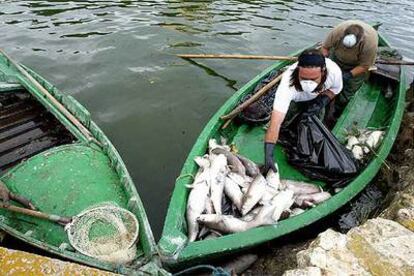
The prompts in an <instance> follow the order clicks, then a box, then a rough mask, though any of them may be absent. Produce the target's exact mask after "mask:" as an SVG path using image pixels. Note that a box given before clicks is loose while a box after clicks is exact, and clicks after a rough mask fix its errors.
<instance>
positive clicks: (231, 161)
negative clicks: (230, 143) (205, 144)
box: [211, 148, 246, 176]
mask: <svg viewBox="0 0 414 276" xmlns="http://www.w3.org/2000/svg"><path fill="white" fill-rule="evenodd" d="M211 153H213V154H223V155H224V156H226V158H227V164H228V166H229V167H230V169H231V171H232V172H235V173H238V174H240V175H241V176H244V175H246V168H245V167H244V165H243V163H242V162H241V161H240V159H239V158H237V156H236V155H235V154H233V153H231V152H230V151H227V150H225V149H222V148H215V149H212V150H211Z"/></svg>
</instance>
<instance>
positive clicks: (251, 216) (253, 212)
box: [240, 206, 263, 221]
mask: <svg viewBox="0 0 414 276" xmlns="http://www.w3.org/2000/svg"><path fill="white" fill-rule="evenodd" d="M262 208H263V206H259V207H256V208H254V209H253V210H251V211H250V212H249V213H248V214H247V215H245V216H243V217H241V218H240V219H241V220H244V221H252V220H253V219H254V218H255V217H256V216H257V214H258V213H260V210H261V209H262Z"/></svg>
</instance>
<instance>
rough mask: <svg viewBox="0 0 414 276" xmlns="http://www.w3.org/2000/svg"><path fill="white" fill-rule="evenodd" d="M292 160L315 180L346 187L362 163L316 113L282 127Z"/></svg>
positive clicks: (289, 157)
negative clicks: (358, 161)
mask: <svg viewBox="0 0 414 276" xmlns="http://www.w3.org/2000/svg"><path fill="white" fill-rule="evenodd" d="M281 143H282V144H283V145H284V146H285V149H286V153H287V156H288V162H289V163H290V164H291V165H292V166H294V167H296V168H297V169H298V170H300V171H301V172H302V173H303V174H304V175H306V176H308V177H309V178H311V179H317V180H322V181H325V182H327V183H328V184H330V185H332V187H335V188H337V187H343V186H345V185H346V184H347V183H349V182H350V181H351V180H352V178H353V177H355V176H356V175H357V174H358V170H359V166H358V163H357V161H356V160H355V159H354V157H353V155H352V153H351V152H350V151H349V150H348V149H347V148H345V146H343V145H342V144H341V143H339V141H338V140H337V139H336V138H335V137H334V136H333V135H332V133H331V132H330V131H329V130H328V129H327V128H326V127H325V126H324V124H323V123H322V122H321V121H320V120H319V119H318V117H316V116H315V115H312V116H309V117H304V116H300V115H299V116H297V117H296V119H295V120H293V122H292V123H291V124H290V125H289V126H288V127H287V128H284V129H283V130H282V135H281Z"/></svg>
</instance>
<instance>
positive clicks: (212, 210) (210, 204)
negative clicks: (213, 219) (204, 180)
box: [205, 196, 214, 214]
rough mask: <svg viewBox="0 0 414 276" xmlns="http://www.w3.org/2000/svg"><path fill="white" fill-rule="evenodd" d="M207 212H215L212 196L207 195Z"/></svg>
mask: <svg viewBox="0 0 414 276" xmlns="http://www.w3.org/2000/svg"><path fill="white" fill-rule="evenodd" d="M205 211H206V214H214V206H213V202H212V201H211V198H210V197H208V196H207V199H206V207H205Z"/></svg>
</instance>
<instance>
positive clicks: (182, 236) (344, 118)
mask: <svg viewBox="0 0 414 276" xmlns="http://www.w3.org/2000/svg"><path fill="white" fill-rule="evenodd" d="M379 46H389V43H388V42H387V41H386V40H385V39H384V38H383V37H382V36H379ZM300 52H301V51H299V52H297V53H294V54H293V55H292V56H297V55H298V54H299V53H300ZM289 64H290V62H288V61H283V62H277V63H275V64H274V65H273V66H271V67H269V68H267V69H266V70H264V71H263V72H262V73H260V74H259V75H258V76H256V77H255V78H254V79H252V80H251V81H250V82H248V83H247V84H246V85H244V86H243V87H242V88H241V89H240V90H239V91H238V92H236V93H235V95H233V96H232V97H231V98H230V99H229V100H228V101H227V102H226V103H225V104H224V105H223V106H222V107H221V108H220V109H219V110H218V111H217V112H216V113H215V114H214V116H213V117H212V118H211V120H210V121H209V122H208V123H207V125H206V127H205V128H204V130H203V131H202V132H201V134H200V136H199V137H198V139H197V141H196V143H195V144H194V146H193V148H192V150H191V152H190V153H189V155H188V157H187V160H186V161H185V163H184V166H183V168H182V171H181V174H180V175H181V176H182V177H179V178H178V179H177V181H176V182H175V187H174V191H173V194H172V197H171V201H170V205H169V208H168V212H167V216H166V220H165V224H164V229H163V233H162V237H161V240H160V242H159V244H158V246H159V249H160V254H161V255H162V259H163V262H164V263H165V265H169V266H172V267H173V266H176V267H179V266H182V265H184V264H185V265H189V264H194V263H199V262H202V261H207V260H208V259H209V258H217V257H220V256H224V255H226V254H230V253H234V252H237V251H241V250H245V249H248V248H251V247H253V246H256V245H259V244H262V243H264V242H267V241H270V240H274V239H276V238H279V237H282V236H284V235H287V234H289V233H292V232H294V231H296V230H299V229H301V228H303V227H305V226H308V225H310V224H312V223H314V222H316V221H317V220H320V219H322V218H324V217H326V216H328V215H329V214H331V213H332V212H334V211H335V210H337V209H338V208H340V207H341V206H343V205H344V204H346V203H347V202H348V201H349V200H351V199H352V198H353V197H355V196H356V195H357V194H358V193H359V192H361V191H362V190H363V189H364V187H365V186H366V185H367V184H368V183H369V182H370V181H371V180H372V179H373V177H374V176H375V175H376V174H377V172H378V170H379V169H380V167H381V166H382V164H383V162H384V160H385V158H386V157H387V155H388V154H389V152H390V150H391V147H392V145H393V143H394V140H395V138H396V136H397V133H398V129H399V127H400V123H401V120H402V116H403V112H404V102H405V91H406V88H407V87H406V86H405V85H406V84H405V83H406V81H405V73H404V70H403V69H401V70H399V72H398V75H397V80H398V81H397V82H396V83H395V84H394V86H393V87H394V89H393V95H392V97H391V98H385V96H384V93H383V92H381V88H382V86H381V85H380V84H379V82H376V81H373V78H370V80H368V81H366V82H365V83H364V85H363V86H362V87H361V89H359V90H358V91H357V93H356V95H355V96H354V97H353V99H352V100H351V101H350V102H349V103H348V105H347V107H346V108H345V110H344V112H343V113H342V115H341V116H340V118H338V121H337V123H336V125H335V127H334V129H333V131H332V132H333V134H334V135H335V136H336V137H337V138H338V140H339V141H340V142H345V139H346V137H345V136H346V132H345V130H346V129H348V128H350V127H352V125H353V124H354V122H357V123H358V127H359V128H375V129H377V128H381V129H385V136H384V139H383V141H382V143H381V145H380V146H379V148H378V149H377V152H376V155H375V156H374V157H373V158H372V159H371V160H370V161H369V163H368V164H367V165H366V166H365V167H364V168H363V169H362V170H361V172H360V174H359V175H358V176H357V177H356V178H355V179H354V180H353V181H352V182H351V183H349V184H348V185H347V186H346V187H345V188H344V189H343V190H342V191H340V192H339V193H337V194H335V195H333V196H332V197H331V198H330V199H329V200H328V201H325V202H323V203H322V204H320V205H318V206H316V207H314V208H311V209H309V210H307V211H306V212H304V213H302V214H300V215H297V216H294V217H291V218H288V219H286V220H282V221H280V222H278V223H277V224H275V225H271V226H262V227H258V228H254V229H250V230H248V231H245V232H242V233H235V234H229V235H224V236H221V237H219V238H215V239H208V240H201V241H195V242H188V240H187V230H186V229H187V227H186V217H185V213H186V206H187V197H188V194H189V189H188V188H187V187H186V185H187V184H190V183H191V181H192V178H191V177H189V175H195V173H196V172H197V170H198V167H197V166H196V164H195V162H194V161H193V160H194V157H196V156H202V155H204V154H205V152H206V149H207V144H208V140H209V139H210V138H216V139H217V138H219V137H220V136H224V137H225V138H227V139H228V143H233V144H235V146H236V148H237V149H238V150H239V153H240V154H241V155H244V156H246V157H248V158H250V159H251V160H253V161H255V162H257V163H262V162H263V139H264V135H265V130H264V128H263V125H258V126H249V125H246V124H238V123H235V122H232V123H231V124H230V125H229V126H228V127H227V128H225V129H224V130H223V129H222V126H223V123H224V122H223V120H221V119H220V117H221V116H223V115H225V114H227V113H229V112H230V111H232V110H233V109H234V108H235V107H236V106H237V105H238V103H239V101H240V100H241V99H242V98H243V97H244V96H245V95H246V94H248V93H251V92H252V91H253V89H254V88H255V87H256V85H257V84H258V83H259V82H260V81H261V80H262V79H264V78H265V77H266V76H268V75H269V73H270V72H272V71H273V70H276V69H281V68H283V67H285V66H287V65H289ZM389 81H390V82H391V80H389ZM386 82H388V81H386ZM275 159H276V162H277V163H278V166H279V172H280V175H281V178H282V179H292V180H299V181H306V182H310V183H314V184H315V185H320V186H324V185H323V184H321V183H320V182H315V181H311V180H310V179H308V178H306V177H305V176H304V175H302V174H301V173H300V172H299V171H298V170H296V169H295V168H293V167H292V166H290V165H289V164H288V163H287V158H286V155H285V154H284V152H283V149H282V147H281V146H279V145H278V146H277V147H276V149H275Z"/></svg>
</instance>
